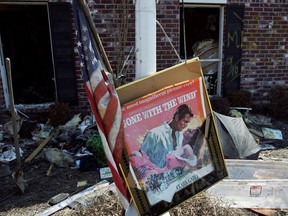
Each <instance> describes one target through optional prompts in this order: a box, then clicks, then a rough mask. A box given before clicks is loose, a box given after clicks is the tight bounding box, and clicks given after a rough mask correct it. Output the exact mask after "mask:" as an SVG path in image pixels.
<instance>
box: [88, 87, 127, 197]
mask: <svg viewBox="0 0 288 216" xmlns="http://www.w3.org/2000/svg"><path fill="white" fill-rule="evenodd" d="M84 88H85V90H86V92H87V97H88V100H89V102H90V106H91V108H92V112H93V114H94V116H95V120H96V122H97V125H98V129H99V130H101V131H102V133H103V134H105V128H104V125H103V121H102V119H101V117H100V114H99V112H98V109H97V107H96V105H95V103H96V101H95V100H94V98H93V96H92V94H91V91H90V89H89V88H88V87H87V85H86V84H85V85H84ZM96 104H97V103H96ZM121 126H122V127H121ZM121 126H120V130H119V132H118V134H117V138H116V145H115V148H114V150H112V151H111V152H112V155H113V157H114V156H115V158H114V161H115V164H116V166H117V167H114V166H113V165H112V163H111V162H110V160H109V158H108V157H107V163H108V166H109V168H110V170H111V173H112V176H113V179H114V182H115V185H116V187H117V188H118V190H119V191H120V193H121V194H122V195H123V196H124V197H125V199H126V200H127V202H128V203H129V195H128V194H127V190H126V189H127V187H126V184H125V181H124V180H123V178H122V177H121V176H120V173H119V169H118V166H119V163H120V160H121V157H120V158H119V156H118V155H119V153H120V154H121V155H122V146H123V144H122V142H123V137H124V135H123V133H124V129H123V124H122V121H121ZM105 136H106V137H107V135H106V134H105ZM121 137H122V140H121ZM106 141H107V143H109V142H108V140H107V139H106ZM119 144H120V145H121V146H120V145H119ZM109 149H110V150H111V148H110V146H109ZM116 152H117V153H116ZM115 153H116V155H115ZM110 159H111V158H110ZM115 159H116V160H115ZM112 160H113V159H112Z"/></svg>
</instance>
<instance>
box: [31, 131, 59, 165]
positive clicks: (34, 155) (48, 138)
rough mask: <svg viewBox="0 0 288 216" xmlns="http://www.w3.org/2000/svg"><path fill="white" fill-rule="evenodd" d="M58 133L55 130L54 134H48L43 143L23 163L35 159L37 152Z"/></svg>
mask: <svg viewBox="0 0 288 216" xmlns="http://www.w3.org/2000/svg"><path fill="white" fill-rule="evenodd" d="M58 133H59V129H58V130H56V132H55V133H52V134H50V135H49V136H48V137H46V138H45V139H44V141H43V142H42V143H41V144H40V145H39V146H38V147H37V148H36V149H35V150H34V151H33V152H32V153H31V154H30V155H29V157H27V158H26V160H25V162H26V163H29V162H31V160H33V158H34V157H36V156H37V155H38V154H39V152H40V151H41V150H42V149H43V148H44V147H45V145H46V144H47V143H48V142H49V141H50V139H51V138H52V137H53V136H54V135H55V134H56V135H57V134H58Z"/></svg>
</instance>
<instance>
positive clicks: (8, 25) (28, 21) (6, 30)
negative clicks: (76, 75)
mask: <svg viewBox="0 0 288 216" xmlns="http://www.w3.org/2000/svg"><path fill="white" fill-rule="evenodd" d="M47 11H48V10H47V5H46V4H43V5H29V4H25V5H9V4H0V34H1V40H2V51H3V56H2V57H3V58H4V59H5V58H9V59H10V60H11V73H12V85H13V94H14V101H15V104H35V103H45V102H53V101H55V92H56V91H55V83H54V71H53V60H52V52H51V40H50V33H49V21H48V12H47ZM0 53H2V52H0ZM2 81H3V80H2ZM4 82H5V81H4Z"/></svg>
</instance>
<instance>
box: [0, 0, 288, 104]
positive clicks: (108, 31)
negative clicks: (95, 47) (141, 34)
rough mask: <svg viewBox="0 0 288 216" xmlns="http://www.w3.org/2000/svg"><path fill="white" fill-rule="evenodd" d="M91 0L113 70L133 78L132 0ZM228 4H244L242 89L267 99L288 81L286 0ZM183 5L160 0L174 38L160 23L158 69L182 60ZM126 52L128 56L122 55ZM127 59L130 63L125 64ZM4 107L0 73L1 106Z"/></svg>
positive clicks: (162, 19) (161, 16)
mask: <svg viewBox="0 0 288 216" xmlns="http://www.w3.org/2000/svg"><path fill="white" fill-rule="evenodd" d="M59 2H61V1H60V0H59ZM88 2H89V7H90V9H91V12H92V17H93V20H94V22H95V26H96V28H97V31H98V33H99V36H100V38H101V40H102V43H103V46H104V49H105V51H106V54H107V56H108V59H109V61H110V64H111V66H112V69H113V71H114V72H115V73H116V74H117V76H118V77H119V76H120V75H121V73H123V74H124V75H125V78H124V79H122V82H119V84H124V83H128V82H131V81H133V79H134V77H135V56H134V50H133V47H134V45H135V42H134V32H135V29H134V26H135V10H134V7H135V5H134V4H133V0H114V1H111V0H95V1H88ZM229 4H244V5H245V13H244V29H243V45H242V61H241V75H240V88H241V89H242V90H248V91H250V92H251V93H252V95H253V99H254V100H255V101H258V102H262V101H266V100H267V94H268V92H269V90H270V89H271V87H273V86H276V85H286V86H287V85H288V39H287V38H288V14H287V11H288V4H287V3H286V1H284V0H260V1H255V0H228V5H229ZM179 8H180V3H179V0H159V3H158V4H157V20H158V21H159V23H160V24H161V25H162V26H163V28H164V30H165V33H166V34H167V35H168V37H169V39H168V38H167V37H166V36H165V34H164V33H163V31H162V30H161V28H160V27H159V26H157V71H159V70H162V69H164V68H167V67H170V66H172V65H175V64H176V63H177V62H179V59H178V57H177V55H176V54H175V52H174V48H175V50H176V51H177V52H178V53H179V52H180V26H179V25H180V9H179ZM190 24H191V23H190ZM192 25H193V23H192ZM224 29H225V27H224ZM124 30H125V31H124ZM123 32H126V33H123ZM224 35H225V34H224ZM169 40H171V43H172V44H173V46H174V48H173V47H172V46H171V44H170V43H169ZM224 40H225V39H224ZM75 46H76V44H75ZM123 53H125V55H122V54H123ZM224 59H225V56H224ZM124 62H125V64H124V65H125V66H124V68H122V65H123V63H124ZM75 64H76V71H75V73H76V77H77V91H78V99H79V107H87V105H88V102H87V98H86V92H85V90H84V88H83V80H82V77H81V72H80V68H79V66H78V65H79V58H77V57H76V62H75ZM120 72H121V73H120ZM4 107H5V101H4V93H3V88H2V80H1V77H0V108H4Z"/></svg>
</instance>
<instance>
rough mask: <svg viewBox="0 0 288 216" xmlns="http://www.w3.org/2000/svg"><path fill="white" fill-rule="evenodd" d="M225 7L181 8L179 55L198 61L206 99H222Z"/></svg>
mask: <svg viewBox="0 0 288 216" xmlns="http://www.w3.org/2000/svg"><path fill="white" fill-rule="evenodd" d="M223 16H224V6H221V5H195V4H184V5H182V7H180V17H181V19H180V55H181V58H182V59H189V58H194V57H199V59H200V62H201V66H202V71H203V75H204V79H205V83H206V88H207V91H208V94H209V95H221V74H222V73H221V72H222V52H223V48H222V47H223V25H224V22H223Z"/></svg>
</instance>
